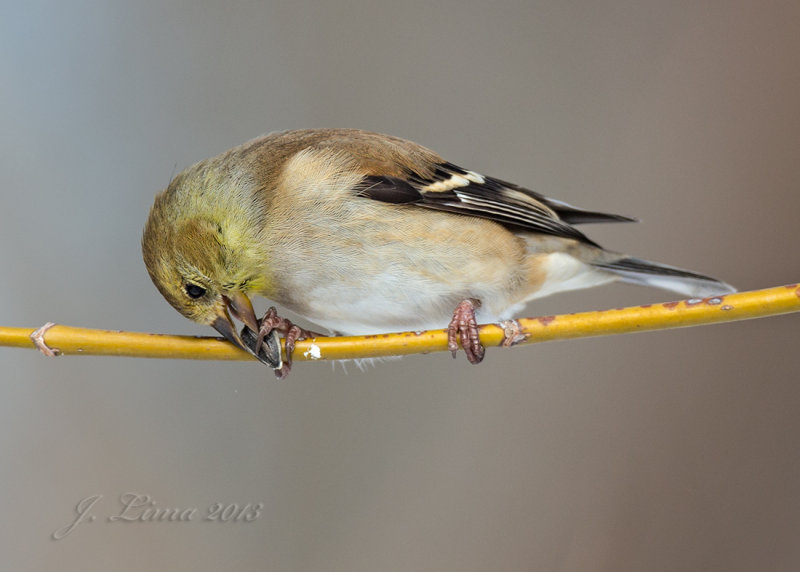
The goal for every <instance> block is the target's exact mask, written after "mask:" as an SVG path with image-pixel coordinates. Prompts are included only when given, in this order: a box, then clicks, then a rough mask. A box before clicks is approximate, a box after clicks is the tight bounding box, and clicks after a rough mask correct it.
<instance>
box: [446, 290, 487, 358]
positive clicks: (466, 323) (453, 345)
mask: <svg viewBox="0 0 800 572" xmlns="http://www.w3.org/2000/svg"><path fill="white" fill-rule="evenodd" d="M480 307H481V301H480V300H476V299H475V298H467V299H466V300H462V301H461V303H459V305H458V306H456V309H455V312H453V319H452V320H450V325H449V326H447V348H448V349H449V350H450V353H451V354H453V357H454V358H455V357H456V352H457V351H458V342H459V341H460V342H461V347H462V348H464V353H465V354H467V359H468V360H469V363H471V364H477V363H481V361H483V355H484V353H485V352H486V350H485V349H484V347H483V346H482V345H481V338H480V335H479V333H478V322H477V320H476V319H475V310H476V309H478V308H480Z"/></svg>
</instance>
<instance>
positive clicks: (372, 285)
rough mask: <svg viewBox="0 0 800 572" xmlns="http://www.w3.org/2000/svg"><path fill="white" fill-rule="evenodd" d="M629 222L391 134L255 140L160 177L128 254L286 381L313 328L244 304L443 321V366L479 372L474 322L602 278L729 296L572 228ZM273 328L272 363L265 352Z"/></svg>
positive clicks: (339, 329)
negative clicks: (463, 360) (137, 249)
mask: <svg viewBox="0 0 800 572" xmlns="http://www.w3.org/2000/svg"><path fill="white" fill-rule="evenodd" d="M632 221H635V219H633V218H630V217H627V216H622V215H617V214H608V213H604V212H600V211H594V210H586V209H582V208H578V207H575V206H572V205H570V204H568V203H566V202H563V201H560V200H557V199H553V198H549V197H547V196H545V195H543V194H540V193H538V192H536V191H533V190H530V189H527V188H524V187H522V186H519V185H516V184H514V183H510V182H507V181H504V180H501V179H497V178H494V177H490V176H486V175H483V174H480V173H479V172H476V171H472V170H468V169H465V168H463V167H460V166H458V165H457V164H455V163H451V162H449V161H447V160H445V159H444V158H442V157H441V156H440V155H439V154H437V153H436V152H434V151H432V150H430V149H428V148H426V147H424V146H422V145H419V144H417V143H414V142H411V141H409V140H406V139H402V138H399V137H394V136H391V135H384V134H380V133H374V132H370V131H363V130H359V129H333V128H325V129H300V130H291V131H282V132H274V133H270V134H267V135H262V136H260V137H257V138H255V139H252V140H250V141H248V142H246V143H244V144H242V145H239V146H237V147H234V148H233V149H230V150H228V151H226V152H224V153H222V154H220V155H217V156H216V157H213V158H210V159H206V160H204V161H200V162H198V163H196V164H194V165H192V166H190V167H188V168H186V169H185V170H184V171H182V172H180V173H179V174H178V175H176V176H175V177H174V178H172V180H171V181H170V182H169V184H168V186H167V187H166V189H164V190H163V191H161V192H160V193H158V194H157V195H156V197H155V200H154V203H153V206H152V208H151V209H150V213H149V216H148V219H147V222H146V224H145V227H144V232H143V235H142V254H143V258H144V263H145V266H146V267H147V271H148V273H149V275H150V278H151V279H152V281H153V283H154V284H155V286H156V288H157V289H158V290H159V291H160V293H161V294H162V295H163V296H164V298H165V299H166V300H167V302H169V304H171V305H172V306H173V307H174V308H175V309H176V310H177V311H178V312H180V313H181V314H183V315H184V316H185V317H187V318H189V319H191V320H193V321H195V322H199V323H201V324H206V325H209V326H212V327H213V328H215V329H216V330H217V331H218V332H219V333H220V334H222V336H223V337H224V338H226V339H227V340H228V341H230V342H231V343H233V344H234V345H236V346H238V347H240V348H242V349H245V350H246V351H249V352H250V353H251V354H253V355H254V356H255V357H256V358H258V359H259V360H261V361H262V362H264V363H267V364H268V365H270V367H273V368H274V369H275V371H276V375H278V377H285V376H286V375H287V374H288V372H289V369H290V367H291V351H292V350H293V348H294V343H295V341H296V340H298V339H304V338H306V337H310V336H312V335H314V336H316V335H318V334H315V333H314V332H311V331H310V330H306V329H303V328H300V327H299V326H297V325H295V324H293V323H292V322H290V321H289V320H287V319H285V318H282V317H280V316H278V315H277V312H276V311H275V309H274V308H270V310H269V311H268V312H267V315H265V317H264V319H263V320H258V319H257V317H256V314H255V312H254V310H253V305H252V301H251V297H253V296H254V295H259V296H262V297H264V298H267V299H268V300H271V301H273V302H275V303H277V304H278V305H280V306H282V307H285V308H287V309H289V310H291V311H293V312H295V313H296V314H298V315H300V316H302V317H304V318H306V319H307V320H308V321H310V322H312V323H314V324H317V325H319V326H321V327H323V328H325V329H327V330H328V331H329V332H330V333H332V334H346V335H368V334H378V333H386V332H391V331H419V330H427V329H435V328H443V327H446V328H447V330H448V347H449V349H450V350H451V352H452V353H453V356H454V357H455V355H456V351H457V349H458V347H459V342H460V345H461V347H462V348H463V350H464V352H465V353H466V356H467V358H468V360H469V361H470V362H471V363H479V362H480V361H482V359H483V357H484V348H483V346H482V345H481V343H480V339H479V336H478V326H477V325H478V323H489V322H499V321H501V320H505V319H509V318H511V317H513V315H514V314H515V313H516V312H518V311H520V310H521V309H522V308H523V307H524V306H525V305H526V304H527V303H528V302H530V301H531V300H534V299H536V298H541V297H543V296H547V295H550V294H554V293H556V292H563V291H568V290H576V289H581V288H588V287H593V286H599V285H601V284H606V283H609V282H614V281H622V282H628V283H634V284H640V285H645V286H652V287H656V288H661V289H665V290H669V291H673V292H675V293H678V294H681V295H684V296H686V297H707V296H712V295H724V294H727V293H730V292H735V291H736V290H735V288H733V287H732V286H731V285H729V284H727V283H725V282H722V281H720V280H716V279H714V278H711V277H708V276H705V275H703V274H699V273H696V272H692V271H689V270H683V269H680V268H677V267H674V266H669V265H665V264H660V263H657V262H650V261H647V260H643V259H640V258H635V257H632V256H628V255H626V254H622V253H619V252H614V251H611V250H607V249H604V248H603V247H601V246H600V245H599V244H597V243H596V242H594V241H593V240H592V239H590V238H589V237H587V236H586V235H585V234H584V233H583V232H582V231H580V230H578V229H577V228H576V225H580V224H584V223H603V222H632ZM234 318H236V319H238V320H239V321H241V322H242V323H243V325H244V329H243V333H246V334H247V337H246V340H247V341H245V340H244V339H243V336H242V335H239V334H238V333H237V328H236V325H235V322H234ZM277 332H280V333H282V334H284V336H285V337H286V355H287V359H286V360H285V361H281V360H280V359H278V361H275V359H266V358H265V357H264V354H265V352H264V351H263V349H262V347H263V344H264V342H265V341H266V342H268V343H271V344H272V345H273V347H274V342H275V340H276V339H277ZM253 340H255V342H253ZM277 347H278V350H277V351H278V357H280V346H277Z"/></svg>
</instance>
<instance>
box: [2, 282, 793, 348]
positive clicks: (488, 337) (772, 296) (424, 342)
mask: <svg viewBox="0 0 800 572" xmlns="http://www.w3.org/2000/svg"><path fill="white" fill-rule="evenodd" d="M798 311H800V285H798V284H789V285H786V286H779V287H776V288H767V289H765V290H754V291H751V292H740V293H737V294H728V295H727V296H720V297H716V298H705V299H702V300H700V299H697V300H682V301H680V302H667V303H663V304H648V305H645V306H633V307H630V308H618V309H614V310H603V311H596V312H582V313H577V314H562V315H558V316H543V317H539V318H524V319H520V320H512V321H508V322H505V323H504V324H501V325H497V324H488V325H485V326H481V329H480V331H481V341H482V342H483V344H484V345H485V346H487V347H491V346H512V345H518V344H527V343H536V342H548V341H554V340H566V339H572V338H584V337H591V336H603V335H611V334H626V333H632V332H645V331H651V330H663V329H667V328H681V327H686V326H699V325H703V324H715V323H719V322H732V321H736V320H746V319H749V318H761V317H766V316H774V315H778V314H786V313H789V312H798ZM37 333H38V339H39V343H38V344H37V343H35V342H34V338H35V337H37ZM0 346H12V347H20V348H30V349H34V348H39V349H40V350H42V351H43V353H47V350H48V348H51V349H53V350H55V353H58V354H62V355H81V354H82V355H112V356H127V357H146V358H172V359H208V360H249V359H254V358H253V357H252V356H251V355H250V354H248V353H246V352H244V351H242V350H240V349H238V348H236V347H234V346H233V345H231V344H229V343H228V342H226V341H224V340H222V339H220V338H206V337H191V336H171V335H165V334H148V333H136V332H121V331H111V330H93V329H87V328H73V327H70V326H62V325H58V324H57V325H52V326H50V327H47V326H45V327H42V328H39V329H38V330H34V329H32V328H6V327H0ZM446 349H447V333H446V331H445V330H428V331H425V332H402V333H395V334H381V335H375V336H353V337H345V336H341V337H324V338H316V339H314V340H302V341H299V342H297V345H296V348H295V352H294V356H293V359H294V360H298V361H299V360H304V359H326V360H335V359H354V358H370V357H382V356H392V355H406V354H415V353H430V352H439V351H445V350H446Z"/></svg>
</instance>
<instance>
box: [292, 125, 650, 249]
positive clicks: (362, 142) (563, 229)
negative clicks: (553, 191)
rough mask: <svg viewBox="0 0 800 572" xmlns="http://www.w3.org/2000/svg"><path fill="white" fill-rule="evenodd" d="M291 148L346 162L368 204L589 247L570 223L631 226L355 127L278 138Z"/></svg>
mask: <svg viewBox="0 0 800 572" xmlns="http://www.w3.org/2000/svg"><path fill="white" fill-rule="evenodd" d="M281 137H282V138H285V139H287V140H289V141H291V145H290V146H291V147H293V148H294V149H296V150H300V149H314V150H320V151H327V152H334V153H335V154H336V155H338V156H341V155H345V156H347V157H348V158H349V160H350V161H351V162H352V163H351V164H353V165H354V166H355V168H356V169H357V170H359V171H360V173H361V174H363V176H364V178H363V179H362V180H361V183H360V184H359V185H358V187H357V189H356V191H357V193H358V195H359V196H362V197H366V198H369V199H372V200H376V201H381V202H386V203H393V204H409V205H412V204H413V205H416V206H420V207H424V208H429V209H436V210H441V211H448V212H453V213H458V214H463V215H470V216H475V217H480V218H485V219H490V220H493V221H496V222H498V223H500V224H502V225H504V226H507V227H509V228H512V229H515V230H523V231H529V232H538V233H544V234H550V235H553V236H559V237H564V238H572V239H576V240H579V241H581V242H584V243H588V244H594V243H593V242H592V241H591V240H590V239H589V238H587V237H586V236H585V235H584V234H583V233H582V232H580V231H579V230H578V229H576V228H575V227H573V226H572V225H573V224H580V223H589V222H630V221H634V220H635V219H631V218H628V217H625V216H621V215H615V214H606V213H600V212H595V211H588V210H584V209H580V208H578V207H574V206H572V205H569V204H567V203H564V202H561V201H558V200H555V199H551V198H548V197H545V196H544V195H541V194H539V193H536V192H534V191H531V190H530V189H525V188H523V187H520V186H518V185H515V184H513V183H508V182H505V181H501V180H500V179H494V178H492V177H485V176H483V175H480V174H478V173H475V172H473V171H468V170H466V169H462V168H461V167H459V166H457V165H454V164H453V163H450V162H447V161H445V160H444V159H442V158H441V157H440V156H439V155H438V154H436V153H435V152H433V151H431V150H430V149H427V148H425V147H423V146H422V145H418V144H417V143H413V142H411V141H407V140H405V139H401V138H399V137H393V136H390V135H381V134H378V133H371V132H367V131H361V130H358V129H312V130H301V131H294V132H286V133H284V134H281Z"/></svg>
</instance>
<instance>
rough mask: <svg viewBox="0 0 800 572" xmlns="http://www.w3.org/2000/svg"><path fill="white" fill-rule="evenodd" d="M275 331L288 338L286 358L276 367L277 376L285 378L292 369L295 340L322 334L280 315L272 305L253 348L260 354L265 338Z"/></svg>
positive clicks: (263, 320) (262, 322)
mask: <svg viewBox="0 0 800 572" xmlns="http://www.w3.org/2000/svg"><path fill="white" fill-rule="evenodd" d="M275 331H277V332H280V333H282V334H283V336H284V338H285V340H286V341H285V348H286V360H285V361H283V363H282V364H281V365H280V367H277V368H275V376H276V377H277V378H278V379H285V378H286V376H287V375H289V372H290V371H291V369H292V353H293V352H294V345H295V342H297V341H298V340H305V339H307V338H316V337H320V336H321V334H317V333H315V332H312V331H311V330H306V329H304V328H301V327H300V326H298V325H297V324H294V323H292V322H291V321H290V320H288V319H287V318H281V317H280V316H278V311H277V310H276V309H275V307H274V306H272V307H271V308H270V309H269V310H267V313H266V314H264V317H263V318H262V319H261V322H260V324H259V328H258V336H257V337H256V341H255V348H254V350H253V351H255V353H256V354H258V352H259V350H260V349H261V345H262V343H263V342H264V339H265V338H266V337H267V336H269V335H270V334H272V333H273V332H275Z"/></svg>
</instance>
